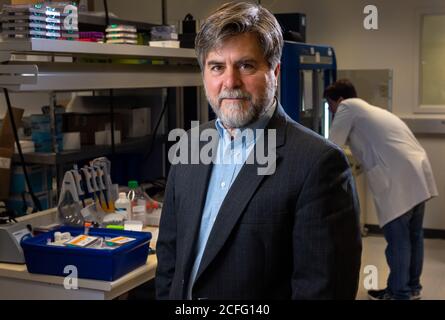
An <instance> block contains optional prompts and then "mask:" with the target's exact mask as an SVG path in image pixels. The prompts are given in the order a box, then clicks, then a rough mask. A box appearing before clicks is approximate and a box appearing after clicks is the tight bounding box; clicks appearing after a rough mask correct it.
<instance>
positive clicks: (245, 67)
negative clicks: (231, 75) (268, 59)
mask: <svg viewBox="0 0 445 320" xmlns="http://www.w3.org/2000/svg"><path fill="white" fill-rule="evenodd" d="M254 68H255V67H254V66H253V65H251V64H248V63H243V64H242V65H241V66H240V69H241V70H244V71H251V70H253V69H254Z"/></svg>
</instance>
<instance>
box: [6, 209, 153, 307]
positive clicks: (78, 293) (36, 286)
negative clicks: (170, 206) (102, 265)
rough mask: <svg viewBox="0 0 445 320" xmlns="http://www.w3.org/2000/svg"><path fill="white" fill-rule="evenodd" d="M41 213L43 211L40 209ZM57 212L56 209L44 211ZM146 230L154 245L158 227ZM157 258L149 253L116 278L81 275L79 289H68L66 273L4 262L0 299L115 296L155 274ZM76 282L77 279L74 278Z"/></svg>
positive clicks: (96, 298)
mask: <svg viewBox="0 0 445 320" xmlns="http://www.w3.org/2000/svg"><path fill="white" fill-rule="evenodd" d="M38 214H41V213H38ZM42 214H43V215H46V216H54V215H55V209H50V210H47V211H46V212H42ZM144 231H149V232H151V233H152V240H151V241H150V247H152V248H154V247H155V244H156V240H157V235H158V228H156V227H147V228H145V229H144ZM156 266H157V259H156V255H155V254H149V255H148V258H147V263H146V264H145V265H143V266H141V267H139V268H137V269H135V270H133V271H131V272H129V273H127V274H126V275H124V276H122V277H121V278H119V279H117V280H115V281H100V280H91V279H78V282H77V289H65V287H64V281H65V277H60V276H52V275H44V274H33V273H29V272H28V270H27V268H26V264H11V263H0V299H2V300H4V299H30V300H34V299H37V300H45V299H54V300H57V299H59V300H67V299H73V300H109V299H114V298H117V297H119V296H121V295H122V294H124V293H126V292H128V291H130V290H131V289H133V288H135V287H137V286H139V285H141V284H143V283H145V282H147V281H149V280H151V279H154V277H155V271H156ZM70 284H71V285H72V284H73V282H72V281H71V282H70Z"/></svg>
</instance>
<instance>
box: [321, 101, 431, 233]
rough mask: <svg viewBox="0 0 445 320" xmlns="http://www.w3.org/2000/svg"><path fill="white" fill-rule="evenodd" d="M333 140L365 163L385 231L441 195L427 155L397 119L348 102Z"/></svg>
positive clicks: (340, 112)
mask: <svg viewBox="0 0 445 320" xmlns="http://www.w3.org/2000/svg"><path fill="white" fill-rule="evenodd" d="M329 139H330V140H331V141H333V142H334V143H336V144H337V145H339V146H343V145H345V144H347V145H349V146H350V148H351V152H352V154H353V156H354V157H355V158H356V159H357V160H358V161H359V162H360V163H361V165H362V167H363V169H364V171H365V172H366V177H367V180H368V185H369V187H370V189H371V191H372V193H373V196H374V203H375V205H376V209H377V214H378V218H379V224H380V226H381V227H383V226H384V225H385V224H387V223H388V222H390V221H392V220H394V219H396V218H398V217H399V216H401V215H403V214H404V213H406V212H407V211H408V210H410V209H411V208H413V207H414V206H416V205H417V204H419V203H421V202H423V201H426V200H428V199H430V198H431V197H434V196H437V195H438V192H437V187H436V183H435V181H434V177H433V172H432V169H431V165H430V162H429V160H428V156H427V155H426V153H425V150H424V149H423V148H422V146H421V145H420V144H419V142H418V141H417V140H416V138H415V137H414V135H413V133H412V132H411V131H410V130H409V128H408V127H407V126H406V124H405V123H404V122H403V121H402V120H400V119H399V118H398V117H397V116H395V115H394V114H392V113H390V112H388V111H386V110H384V109H381V108H378V107H375V106H372V105H370V104H369V103H367V102H366V101H364V100H362V99H358V98H354V99H346V100H343V101H342V102H341V103H340V105H339V106H338V109H337V112H336V114H335V117H334V121H333V123H332V127H331V131H330V133H329Z"/></svg>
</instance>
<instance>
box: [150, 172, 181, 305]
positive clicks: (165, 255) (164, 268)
mask: <svg viewBox="0 0 445 320" xmlns="http://www.w3.org/2000/svg"><path fill="white" fill-rule="evenodd" d="M175 171H176V166H174V165H173V166H172V167H171V168H170V172H169V175H168V179H167V187H166V190H165V199H164V203H163V207H162V214H161V221H160V225H159V235H158V241H157V243H156V255H157V259H158V266H157V269H156V278H155V285H156V298H157V299H161V300H164V299H168V298H169V294H170V288H171V284H172V280H173V275H174V273H175V264H176V258H175V257H176V213H175Z"/></svg>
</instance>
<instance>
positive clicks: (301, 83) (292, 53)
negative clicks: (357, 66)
mask: <svg viewBox="0 0 445 320" xmlns="http://www.w3.org/2000/svg"><path fill="white" fill-rule="evenodd" d="M336 78H337V62H336V58H335V52H334V49H333V48H332V47H329V46H322V45H313V44H306V43H297V42H292V41H285V43H284V47H283V55H282V57H281V77H280V90H279V92H280V101H281V104H282V105H283V108H284V109H285V111H286V113H287V114H288V115H289V116H290V117H291V118H292V119H294V120H295V121H297V122H299V123H301V124H302V125H304V126H306V127H308V128H310V129H312V130H314V131H315V132H317V133H319V134H321V135H323V136H324V137H327V136H328V134H329V127H330V122H331V115H330V113H329V109H328V104H327V102H326V101H325V99H323V91H324V89H325V88H326V87H327V86H329V85H330V84H331V83H333V82H335V80H336Z"/></svg>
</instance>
